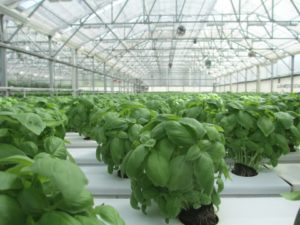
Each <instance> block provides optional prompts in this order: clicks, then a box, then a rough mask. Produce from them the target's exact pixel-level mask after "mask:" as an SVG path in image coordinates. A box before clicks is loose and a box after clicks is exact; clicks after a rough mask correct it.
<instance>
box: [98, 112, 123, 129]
mask: <svg viewBox="0 0 300 225" xmlns="http://www.w3.org/2000/svg"><path fill="white" fill-rule="evenodd" d="M104 121H105V124H104V126H103V127H104V129H105V130H114V129H122V128H124V129H125V128H126V127H127V123H126V121H125V120H124V119H122V118H120V117H119V115H118V113H116V112H108V113H106V114H105V116H104Z"/></svg>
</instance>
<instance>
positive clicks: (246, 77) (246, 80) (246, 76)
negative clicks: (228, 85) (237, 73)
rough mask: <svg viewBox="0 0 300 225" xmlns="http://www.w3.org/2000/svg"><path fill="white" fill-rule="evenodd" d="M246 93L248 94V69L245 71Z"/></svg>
mask: <svg viewBox="0 0 300 225" xmlns="http://www.w3.org/2000/svg"><path fill="white" fill-rule="evenodd" d="M245 92H248V69H245Z"/></svg>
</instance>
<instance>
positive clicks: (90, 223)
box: [76, 216, 105, 225]
mask: <svg viewBox="0 0 300 225" xmlns="http://www.w3.org/2000/svg"><path fill="white" fill-rule="evenodd" d="M76 219H77V220H78V221H79V222H80V223H81V225H105V224H104V223H103V222H101V221H100V220H98V219H97V218H90V217H87V216H76Z"/></svg>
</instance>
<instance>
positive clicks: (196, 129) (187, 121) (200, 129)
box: [179, 118, 206, 139]
mask: <svg viewBox="0 0 300 225" xmlns="http://www.w3.org/2000/svg"><path fill="white" fill-rule="evenodd" d="M179 123H181V124H182V125H184V126H185V127H186V128H189V129H191V130H192V132H193V133H194V134H195V138H196V139H201V138H203V137H204V135H205V134H206V130H205V128H204V126H203V125H202V124H201V123H199V122H198V121H197V120H195V119H193V118H182V119H180V120H179Z"/></svg>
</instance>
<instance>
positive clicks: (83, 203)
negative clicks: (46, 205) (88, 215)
mask: <svg viewBox="0 0 300 225" xmlns="http://www.w3.org/2000/svg"><path fill="white" fill-rule="evenodd" d="M93 203H94V201H93V197H92V194H91V193H90V192H89V191H87V190H85V189H83V190H82V191H81V192H80V193H79V194H78V196H77V198H74V199H68V201H65V200H64V199H63V200H62V201H61V202H60V204H59V206H58V207H59V208H60V209H61V210H63V211H67V212H69V213H73V214H75V213H76V214H78V213H84V212H85V211H87V210H89V209H90V208H91V207H92V206H93Z"/></svg>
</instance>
